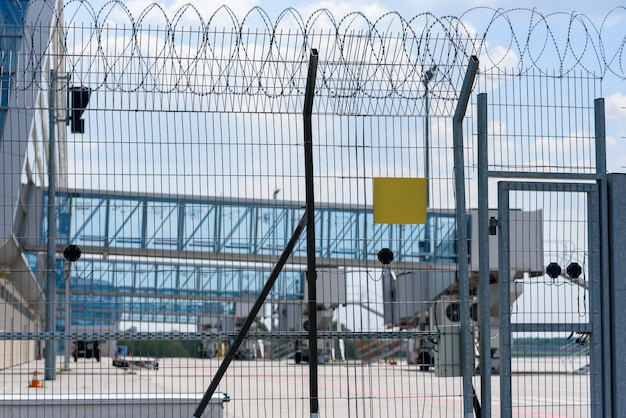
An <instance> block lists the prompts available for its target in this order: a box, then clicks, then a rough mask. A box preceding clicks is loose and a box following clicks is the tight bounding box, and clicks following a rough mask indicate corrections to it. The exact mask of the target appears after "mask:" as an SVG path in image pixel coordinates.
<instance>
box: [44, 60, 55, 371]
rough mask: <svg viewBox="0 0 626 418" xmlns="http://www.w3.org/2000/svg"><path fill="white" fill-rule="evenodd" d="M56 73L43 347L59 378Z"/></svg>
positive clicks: (52, 99) (47, 368) (49, 365)
mask: <svg viewBox="0 0 626 418" xmlns="http://www.w3.org/2000/svg"><path fill="white" fill-rule="evenodd" d="M55 80H56V72H55V71H54V70H51V71H50V81H49V86H48V87H49V89H50V90H49V95H48V131H49V132H48V136H49V141H48V242H47V247H46V321H45V330H46V333H47V335H48V338H49V339H48V340H46V347H45V350H44V379H45V380H56V347H55V340H54V339H52V333H54V332H55V330H56V324H55V318H54V316H55V308H56V306H55V305H56V300H55V299H56V265H55V261H56V260H55V258H56V257H55V245H54V244H55V236H56V218H55V213H54V212H55V207H54V206H55V194H56V161H55V158H56V156H55V151H54V149H55V147H56V144H55V140H56V138H55V136H56V95H55V92H54V84H55Z"/></svg>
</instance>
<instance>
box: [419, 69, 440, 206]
mask: <svg viewBox="0 0 626 418" xmlns="http://www.w3.org/2000/svg"><path fill="white" fill-rule="evenodd" d="M436 73H437V66H436V65H433V66H432V67H430V68H429V69H428V70H426V72H425V73H424V74H423V75H422V84H424V88H425V92H424V107H425V110H426V120H425V121H424V172H425V177H426V207H427V208H430V186H429V183H430V102H429V98H428V93H429V88H430V82H431V81H432V80H433V79H434V78H435V74H436Z"/></svg>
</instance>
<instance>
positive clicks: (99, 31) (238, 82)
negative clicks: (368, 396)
mask: <svg viewBox="0 0 626 418" xmlns="http://www.w3.org/2000/svg"><path fill="white" fill-rule="evenodd" d="M36 3H40V5H43V7H49V8H51V9H54V3H55V2H53V1H52V0H36V1H31V2H30V6H31V7H32V6H33V4H36ZM16 4H18V5H19V4H21V3H16ZM54 16H55V18H54V21H53V22H44V21H38V20H36V18H35V20H34V21H26V19H27V17H26V13H25V11H22V23H23V25H22V26H21V30H22V34H21V35H22V42H25V43H27V44H33V43H34V39H33V38H34V37H35V36H40V34H38V33H37V31H35V30H33V28H34V27H36V26H39V27H46V26H48V27H49V33H50V32H51V33H52V36H50V39H51V40H52V39H54V38H55V36H58V38H57V39H62V40H63V44H62V45H61V48H62V50H61V53H62V55H63V56H64V57H65V60H57V61H56V62H57V63H58V65H59V68H58V70H61V69H62V68H61V67H63V68H65V67H64V66H65V65H67V71H68V72H70V73H71V74H72V77H73V79H74V81H73V82H79V83H81V84H86V85H89V86H90V87H91V88H92V89H94V90H97V89H106V90H108V91H125V92H128V91H143V92H170V93H171V92H191V93H194V94H198V95H208V94H223V93H228V94H234V95H242V94H246V95H250V94H261V95H265V96H269V97H277V96H290V95H298V96H301V95H302V94H303V91H304V85H305V80H306V69H307V65H308V61H309V54H310V51H311V49H313V48H316V49H318V50H319V53H320V60H319V70H318V74H320V75H321V78H320V82H319V84H318V87H317V89H318V94H321V95H324V94H325V95H327V96H329V97H332V98H333V99H344V100H350V99H354V98H355V97H368V98H400V99H403V100H406V99H421V98H423V97H424V94H425V93H426V90H427V89H428V93H430V94H433V95H434V96H437V97H438V98H439V99H444V100H445V99H451V100H453V99H455V98H456V94H457V91H458V87H459V86H460V83H461V82H462V78H463V74H464V73H465V67H466V65H467V61H468V59H469V57H470V56H472V55H476V56H479V58H480V62H481V69H483V70H486V71H487V72H489V73H491V74H493V73H494V72H496V73H497V72H498V71H501V72H502V73H505V72H506V73H507V74H517V75H523V74H526V73H528V72H529V71H533V72H537V71H538V72H540V73H543V74H545V75H548V76H552V75H553V74H554V73H553V71H552V70H554V69H557V70H556V76H557V77H566V76H568V74H570V73H571V72H573V71H582V72H583V73H584V74H586V76H589V77H592V78H598V79H604V78H605V77H606V76H607V75H613V76H615V77H617V78H619V79H624V78H626V71H625V70H626V69H625V67H624V53H625V51H624V47H625V44H626V31H624V29H623V28H624V25H617V24H615V22H616V21H617V20H619V18H621V17H624V18H626V8H624V7H618V8H616V9H613V10H611V11H610V12H609V13H608V14H607V15H606V16H605V18H604V19H603V21H602V22H601V23H600V24H599V25H597V24H596V23H594V22H592V21H591V20H590V19H589V18H587V17H586V16H585V15H582V14H578V13H569V14H568V13H552V14H547V15H546V14H542V13H540V12H539V11H538V10H536V9H524V8H517V9H509V10H504V9H492V8H486V7H481V8H474V9H470V10H468V11H466V12H464V13H463V14H461V15H460V16H441V17H438V16H435V15H433V14H431V13H421V14H418V15H416V16H414V17H411V18H404V17H403V16H401V15H400V14H399V13H397V12H389V13H386V14H384V15H382V16H381V17H379V18H378V19H376V20H371V19H369V18H368V17H367V16H365V15H364V14H363V13H361V12H353V13H349V14H347V15H346V16H343V17H341V18H336V17H335V16H334V15H333V14H332V13H331V12H330V11H328V10H326V9H320V10H317V11H315V12H313V13H311V14H310V15H309V16H308V17H306V18H305V17H303V16H302V15H301V14H300V13H299V12H298V11H297V10H296V9H294V8H288V9H285V10H283V11H282V12H281V13H279V15H278V16H277V17H276V18H275V19H274V20H272V19H271V18H270V16H269V15H268V13H267V12H266V11H264V10H263V9H262V8H259V7H255V8H253V9H251V10H250V11H249V12H248V13H247V14H246V15H245V16H243V17H242V18H239V17H238V16H237V15H236V14H235V13H234V12H233V10H231V9H230V8H228V7H227V6H221V7H219V8H217V9H216V10H215V11H214V12H212V13H211V14H208V15H205V14H203V13H201V12H200V10H198V9H197V8H196V7H195V6H193V5H191V4H186V5H184V6H182V7H181V8H180V9H178V10H176V11H175V12H174V13H173V15H172V16H168V13H167V11H166V10H165V9H164V8H163V6H161V5H159V4H156V3H153V4H151V5H149V6H147V7H146V8H145V9H143V11H141V12H140V13H139V14H138V15H133V14H132V13H131V11H130V10H129V9H128V7H127V6H126V5H125V4H124V2H123V1H120V0H111V1H108V2H107V3H105V4H104V5H103V6H102V7H101V8H100V9H98V10H96V9H94V7H93V6H92V4H91V3H90V2H89V1H85V0H72V1H68V2H65V3H64V4H63V6H62V9H61V10H56V11H54ZM57 19H60V21H61V22H62V23H61V24H60V25H56V21H57ZM470 22H471V23H470ZM477 23H479V24H481V25H482V26H477ZM2 25H3V27H1V28H0V30H2V31H4V32H7V30H8V29H7V23H2ZM507 36H508V38H507ZM51 51H52V48H51V42H49V43H48V46H47V47H46V49H45V50H44V51H35V50H34V49H32V50H31V51H30V54H41V55H42V56H44V55H45V54H48V53H51ZM27 54H28V53H27ZM14 58H15V57H9V56H8V54H5V55H4V56H3V61H6V60H8V59H14ZM18 62H29V63H35V66H38V67H39V68H37V69H38V70H39V71H40V72H41V73H42V74H44V72H43V71H42V70H43V69H44V62H45V60H43V59H41V56H38V57H36V56H31V57H26V56H21V57H19V60H18ZM2 65H3V67H7V64H6V63H3V64H2ZM433 68H436V69H437V71H438V75H437V77H436V78H435V79H433V81H432V83H433V84H432V85H428V83H427V82H425V74H426V72H427V71H428V70H429V69H433ZM545 69H551V71H549V72H547V71H546V72H544V70H545ZM19 71H20V68H19V67H18V68H16V69H15V74H14V77H15V78H17V79H20V74H19ZM21 80H22V81H21V84H20V85H19V87H20V88H29V87H30V85H31V84H32V83H40V82H42V81H40V80H39V78H36V77H32V78H31V79H26V80H24V79H23V78H21ZM43 83H46V84H45V85H46V86H47V82H46V75H45V74H44V76H43ZM43 83H42V84H43ZM42 86H43V85H42ZM42 86H40V87H42ZM59 88H60V89H62V88H64V86H59Z"/></svg>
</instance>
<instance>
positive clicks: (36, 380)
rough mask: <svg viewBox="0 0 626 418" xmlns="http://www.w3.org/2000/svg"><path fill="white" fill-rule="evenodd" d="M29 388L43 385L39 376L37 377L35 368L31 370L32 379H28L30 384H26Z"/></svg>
mask: <svg viewBox="0 0 626 418" xmlns="http://www.w3.org/2000/svg"><path fill="white" fill-rule="evenodd" d="M28 387H29V388H42V387H43V383H41V380H39V378H38V377H37V370H35V371H34V372H33V380H31V381H30V385H28Z"/></svg>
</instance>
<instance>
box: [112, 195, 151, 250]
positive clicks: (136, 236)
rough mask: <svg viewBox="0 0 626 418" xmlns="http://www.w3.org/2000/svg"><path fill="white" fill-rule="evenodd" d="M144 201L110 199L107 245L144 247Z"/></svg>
mask: <svg viewBox="0 0 626 418" xmlns="http://www.w3.org/2000/svg"><path fill="white" fill-rule="evenodd" d="M143 203H144V201H143V200H136V199H119V198H118V199H111V203H110V210H109V218H110V219H109V225H108V231H107V232H108V237H109V245H111V246H115V247H124V248H129V247H130V248H141V247H143V246H144V228H143V225H144V224H143V221H144V205H143Z"/></svg>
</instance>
